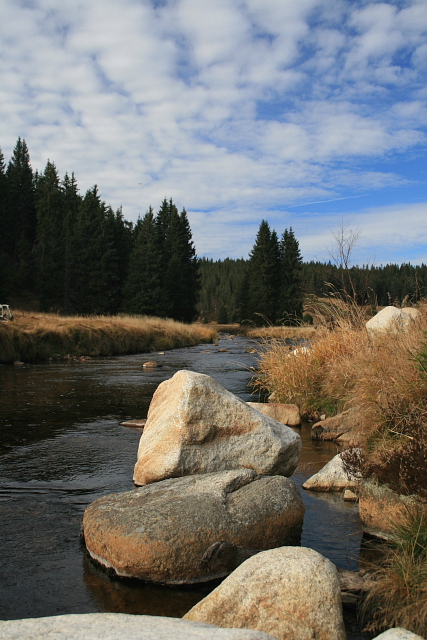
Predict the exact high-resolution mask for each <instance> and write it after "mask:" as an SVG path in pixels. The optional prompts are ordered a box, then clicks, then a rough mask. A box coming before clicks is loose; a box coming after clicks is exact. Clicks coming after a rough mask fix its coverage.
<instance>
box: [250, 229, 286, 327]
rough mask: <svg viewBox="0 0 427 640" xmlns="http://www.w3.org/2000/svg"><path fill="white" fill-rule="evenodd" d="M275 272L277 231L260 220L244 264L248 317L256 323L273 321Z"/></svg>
mask: <svg viewBox="0 0 427 640" xmlns="http://www.w3.org/2000/svg"><path fill="white" fill-rule="evenodd" d="M279 273H280V262H279V244H278V238H277V234H276V232H275V231H273V232H271V231H270V227H269V225H268V222H266V221H265V220H263V221H262V222H261V224H260V227H259V230H258V234H257V237H256V240H255V244H254V246H253V248H252V251H251V252H250V254H249V268H248V317H249V319H250V320H251V321H252V322H254V323H255V324H257V325H263V324H266V323H272V324H274V323H275V321H276V313H277V302H278V300H277V297H278V282H279Z"/></svg>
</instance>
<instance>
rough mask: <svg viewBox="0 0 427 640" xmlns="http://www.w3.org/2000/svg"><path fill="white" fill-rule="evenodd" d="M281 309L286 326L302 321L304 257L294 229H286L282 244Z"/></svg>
mask: <svg viewBox="0 0 427 640" xmlns="http://www.w3.org/2000/svg"><path fill="white" fill-rule="evenodd" d="M280 267H281V278H280V280H281V286H280V289H279V291H280V298H279V299H280V308H279V313H280V314H281V318H282V319H283V322H285V324H295V323H296V322H298V321H299V320H301V319H302V316H303V301H304V295H303V292H302V286H301V268H302V257H301V253H300V250H299V243H298V240H297V239H296V238H295V235H294V232H293V231H292V227H291V228H290V229H289V230H288V229H285V231H284V233H283V236H282V239H281V242H280Z"/></svg>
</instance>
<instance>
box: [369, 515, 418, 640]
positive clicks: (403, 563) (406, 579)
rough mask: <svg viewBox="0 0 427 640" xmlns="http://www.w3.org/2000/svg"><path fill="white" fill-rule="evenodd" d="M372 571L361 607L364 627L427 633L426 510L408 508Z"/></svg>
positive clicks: (374, 629) (374, 631)
mask: <svg viewBox="0 0 427 640" xmlns="http://www.w3.org/2000/svg"><path fill="white" fill-rule="evenodd" d="M393 536H394V537H393V540H392V541H391V542H390V543H389V545H388V547H387V550H386V552H385V554H384V559H383V560H382V561H381V564H380V566H379V567H378V568H377V570H376V571H375V573H374V574H373V579H374V582H373V587H372V589H371V591H370V592H369V594H368V595H367V597H366V598H365V600H364V602H363V604H362V607H361V617H362V620H363V621H364V623H365V625H366V628H365V630H366V631H369V632H372V633H378V632H381V631H384V630H386V629H390V628H392V627H403V628H405V629H408V630H409V631H412V632H413V633H417V634H419V635H420V636H421V637H424V638H426V637H427V513H426V511H422V510H413V511H408V512H407V514H406V515H405V516H404V517H403V519H401V521H400V522H398V523H397V524H395V525H393Z"/></svg>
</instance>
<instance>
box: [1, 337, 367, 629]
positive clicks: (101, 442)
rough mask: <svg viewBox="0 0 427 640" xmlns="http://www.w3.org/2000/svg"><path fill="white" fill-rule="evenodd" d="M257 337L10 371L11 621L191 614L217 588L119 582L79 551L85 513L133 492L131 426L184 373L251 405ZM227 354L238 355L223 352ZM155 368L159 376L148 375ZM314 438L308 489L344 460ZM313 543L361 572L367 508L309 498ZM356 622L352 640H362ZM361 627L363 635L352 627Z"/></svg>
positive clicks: (4, 475)
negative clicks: (112, 496) (150, 363)
mask: <svg viewBox="0 0 427 640" xmlns="http://www.w3.org/2000/svg"><path fill="white" fill-rule="evenodd" d="M251 347H253V343H250V342H249V340H248V339H246V338H243V337H239V336H222V338H221V340H220V341H219V343H218V346H213V345H199V346H195V347H190V348H185V349H176V350H174V351H166V352H165V353H164V354H163V355H160V354H152V353H151V354H138V355H133V356H123V357H111V358H102V359H101V358H99V359H93V360H86V361H84V362H80V361H78V362H75V361H70V362H68V361H67V362H64V361H60V362H49V363H43V364H32V365H23V366H0V392H1V403H0V461H1V465H0V510H1V519H0V545H1V554H0V571H1V580H0V619H16V618H28V617H39V616H49V615H59V614H65V613H89V612H96V611H113V612H123V613H135V614H150V615H169V616H181V615H183V614H184V613H185V612H186V611H187V610H188V609H189V608H190V607H192V606H193V605H194V604H195V603H196V602H198V601H199V600H200V599H201V598H202V597H204V596H205V595H206V594H207V593H209V591H210V590H211V589H212V586H211V585H206V586H201V587H191V588H176V587H173V588H172V587H161V586H156V585H149V584H141V583H138V582H137V581H132V580H118V579H116V580H114V579H111V578H109V577H108V576H107V575H106V574H105V573H104V572H103V571H102V570H100V569H99V568H97V567H95V566H94V565H93V564H92V563H91V562H90V561H89V560H88V558H87V555H86V553H85V550H84V548H83V547H82V545H81V544H80V542H79V531H80V524H81V520H82V516H83V512H84V510H85V508H86V507H87V506H88V505H89V504H90V503H91V502H93V501H94V500H96V499H97V498H99V497H101V496H104V495H106V494H108V493H116V492H121V491H128V490H130V489H132V488H133V483H132V472H133V466H134V464H135V461H136V453H137V447H138V442H139V438H140V431H139V430H137V429H130V428H127V427H123V426H121V425H120V423H121V422H123V421H126V420H129V419H132V418H134V419H137V418H145V417H146V415H147V411H148V406H149V403H150V400H151V397H152V395H153V393H154V391H155V389H156V388H157V386H158V385H159V384H160V382H162V381H163V380H166V379H168V378H170V377H171V376H172V375H173V374H174V373H175V372H176V371H177V370H179V369H191V370H194V371H198V372H200V373H206V374H208V375H210V376H212V377H213V378H215V379H216V380H217V381H218V382H219V383H220V384H221V385H223V386H224V387H225V388H226V389H228V390H229V391H231V392H233V393H235V394H236V395H237V396H239V397H240V398H242V399H243V400H245V401H249V400H253V401H257V400H258V398H256V397H254V396H251V395H250V389H249V387H248V383H249V381H250V378H251V376H252V372H251V367H254V366H255V365H256V354H252V353H249V352H248V349H249V348H251ZM220 349H227V351H220ZM147 360H154V361H156V362H157V363H158V365H159V366H158V367H157V368H154V369H144V368H143V366H142V365H143V363H144V362H145V361H147ZM298 431H299V432H300V433H301V436H302V438H303V452H302V456H301V462H300V466H299V470H298V471H297V472H296V473H295V474H294V476H293V480H294V481H295V482H296V484H297V485H298V486H301V484H302V483H303V482H304V481H305V479H306V478H308V477H309V476H310V475H312V474H313V473H315V472H316V471H318V470H319V469H320V468H321V467H322V466H324V464H326V462H328V461H329V460H330V459H331V458H332V457H333V456H334V455H335V454H336V453H337V447H336V445H334V444H333V443H328V442H324V443H322V442H315V441H312V440H311V439H310V425H303V426H302V428H301V429H299V430H298ZM301 492H302V495H303V499H304V502H305V505H306V515H305V520H304V529H303V537H302V545H303V546H307V547H311V548H313V549H316V550H317V551H319V552H320V553H322V554H323V555H325V556H326V557H328V558H330V559H331V560H332V561H333V562H334V563H335V564H336V565H337V566H339V567H342V568H345V569H352V570H356V569H357V568H358V554H359V548H360V541H361V528H360V522H359V518H358V514H357V508H356V507H354V506H353V505H351V504H348V503H344V502H343V500H342V498H341V496H334V495H330V494H321V495H319V494H308V493H307V492H305V491H303V490H301ZM352 625H353V623H352V622H351V621H348V629H347V632H348V638H352V639H353V638H354V639H356V638H361V637H362V636H361V635H360V634H359V633H358V631H357V630H355V629H353V630H352V628H351V627H352ZM353 626H354V625H353Z"/></svg>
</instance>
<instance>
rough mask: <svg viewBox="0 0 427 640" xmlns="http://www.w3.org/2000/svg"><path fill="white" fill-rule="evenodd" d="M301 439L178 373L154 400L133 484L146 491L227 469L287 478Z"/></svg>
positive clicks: (212, 385)
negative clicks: (166, 482) (153, 485)
mask: <svg viewBox="0 0 427 640" xmlns="http://www.w3.org/2000/svg"><path fill="white" fill-rule="evenodd" d="M300 450H301V438H300V436H299V435H298V434H297V433H295V432H294V431H293V430H292V429H291V428H290V427H286V426H285V425H283V424H281V423H279V422H277V421H276V420H273V419H272V418H269V417H268V416H264V415H262V414H261V413H260V412H259V411H256V410H254V409H252V408H251V407H250V406H248V405H247V403H246V402H243V401H242V400H240V399H239V398H237V397H236V396H235V395H233V394H232V393H230V392H229V391H226V389H224V388H223V387H221V385H220V384H218V383H217V382H215V380H213V379H212V378H210V377H209V376H206V375H203V374H201V373H194V372H193V371H178V372H177V373H176V374H175V375H174V376H173V377H172V378H171V379H170V380H166V381H165V382H162V383H161V384H160V385H159V386H158V388H157V390H156V392H155V393H154V395H153V399H152V401H151V404H150V408H149V411H148V417H147V422H146V425H145V428H144V433H143V434H142V436H141V440H140V443H139V448H138V461H137V463H136V465H135V471H134V482H135V484H136V485H145V484H149V483H151V482H158V481H159V480H164V479H166V478H177V477H180V476H188V475H194V474H200V473H212V472H216V471H224V470H227V469H253V470H254V471H256V473H259V474H267V475H284V476H290V475H292V473H293V472H294V471H295V469H296V467H297V465H298V460H299V455H300Z"/></svg>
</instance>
